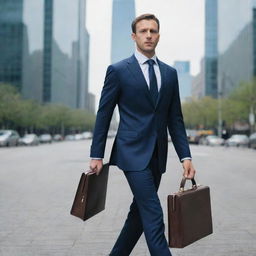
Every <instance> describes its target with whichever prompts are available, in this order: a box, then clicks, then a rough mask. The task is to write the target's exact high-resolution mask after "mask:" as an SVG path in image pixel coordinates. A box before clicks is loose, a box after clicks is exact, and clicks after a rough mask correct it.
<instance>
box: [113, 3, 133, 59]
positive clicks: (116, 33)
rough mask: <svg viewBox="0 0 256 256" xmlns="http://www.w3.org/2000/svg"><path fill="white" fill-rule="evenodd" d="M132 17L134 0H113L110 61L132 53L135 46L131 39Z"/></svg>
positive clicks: (123, 57) (126, 56)
mask: <svg viewBox="0 0 256 256" xmlns="http://www.w3.org/2000/svg"><path fill="white" fill-rule="evenodd" d="M134 18H135V2H134V0H113V8H112V42H111V63H115V62H118V61H120V60H122V59H125V58H128V57H129V56H131V55H132V54H133V52H134V49H135V46H134V42H133V40H132V39H131V33H132V30H131V23H132V21H133V20H134Z"/></svg>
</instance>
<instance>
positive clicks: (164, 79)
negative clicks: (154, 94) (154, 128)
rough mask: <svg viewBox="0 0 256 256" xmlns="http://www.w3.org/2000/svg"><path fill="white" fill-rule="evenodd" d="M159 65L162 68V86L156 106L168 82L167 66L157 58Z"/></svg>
mask: <svg viewBox="0 0 256 256" xmlns="http://www.w3.org/2000/svg"><path fill="white" fill-rule="evenodd" d="M157 62H158V65H159V69H160V74H161V87H160V90H159V94H158V98H157V102H156V108H157V106H158V104H159V102H160V100H161V98H162V96H163V94H164V89H165V84H166V67H165V65H164V64H163V63H162V62H161V61H159V60H158V59H157Z"/></svg>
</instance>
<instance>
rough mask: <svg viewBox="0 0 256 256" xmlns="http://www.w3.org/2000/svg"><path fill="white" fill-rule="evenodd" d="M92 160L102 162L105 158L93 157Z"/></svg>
mask: <svg viewBox="0 0 256 256" xmlns="http://www.w3.org/2000/svg"><path fill="white" fill-rule="evenodd" d="M91 159H92V160H102V159H103V158H100V157H91Z"/></svg>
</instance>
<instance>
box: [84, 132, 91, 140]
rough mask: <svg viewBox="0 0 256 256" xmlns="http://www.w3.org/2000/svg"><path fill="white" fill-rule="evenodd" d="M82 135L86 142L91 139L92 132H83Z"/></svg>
mask: <svg viewBox="0 0 256 256" xmlns="http://www.w3.org/2000/svg"><path fill="white" fill-rule="evenodd" d="M82 135H83V138H84V139H86V140H89V139H91V138H92V132H83V133H82Z"/></svg>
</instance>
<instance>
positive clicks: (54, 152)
mask: <svg viewBox="0 0 256 256" xmlns="http://www.w3.org/2000/svg"><path fill="white" fill-rule="evenodd" d="M111 143H112V141H109V142H108V145H109V144H111ZM89 145H90V141H79V142H63V143H56V144H52V145H41V146H38V147H18V148H0V255H1V256H37V255H39V256H41V255H42V256H46V255H49V256H73V255H74V256H82V255H86V256H94V255H95V256H101V255H107V254H108V253H109V251H110V250H111V248H112V246H113V243H114V241H115V239H116V237H117V235H118V232H119V230H120V228H121V226H122V224H123V222H124V219H125V217H126V213H127V211H128V207H129V204H130V201H131V193H130V191H129V188H128V185H127V183H126V180H125V178H124V176H123V174H122V171H119V170H118V169H117V168H115V167H112V168H111V173H110V179H109V187H108V197H107V205H106V210H105V211H104V212H102V213H100V214H99V215H97V216H95V217H94V218H92V219H90V220H88V222H86V223H83V222H82V221H80V220H79V219H78V218H75V217H73V216H71V215H70V214H69V211H70V207H71V204H72V200H73V197H74V193H75V190H76V186H77V183H78V180H79V178H80V174H81V171H82V170H85V169H87V166H88V157H89ZM108 148H110V147H109V146H108ZM191 150H192V153H193V158H194V160H193V161H194V164H195V166H196V169H197V182H198V183H199V184H205V185H209V186H210V187H211V196H212V211H213V220H214V234H213V235H211V236H208V237H207V238H204V239H202V240H200V241H198V242H197V243H195V244H193V245H191V246H188V247H187V248H185V249H172V253H173V255H174V256H183V255H184V256H203V255H207V256H229V255H232V256H247V255H256V186H255V180H256V168H255V166H256V151H253V150H250V149H236V148H221V147H216V148H214V147H206V146H191ZM108 154H109V152H107V154H106V155H108ZM181 173H182V171H181V166H180V164H179V162H178V159H177V156H176V154H175V152H174V150H173V147H172V144H170V153H169V158H168V171H167V173H166V174H164V176H163V180H162V184H161V187H160V191H159V194H160V198H161V201H162V205H163V209H164V212H166V196H167V195H168V194H170V193H173V192H176V191H177V190H178V184H179V182H180V178H181ZM165 218H166V214H165ZM132 255H133V256H146V255H149V253H148V250H147V247H146V244H145V240H144V237H142V238H141V240H140V241H139V243H138V244H137V246H136V248H135V250H134V252H133V253H132Z"/></svg>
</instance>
